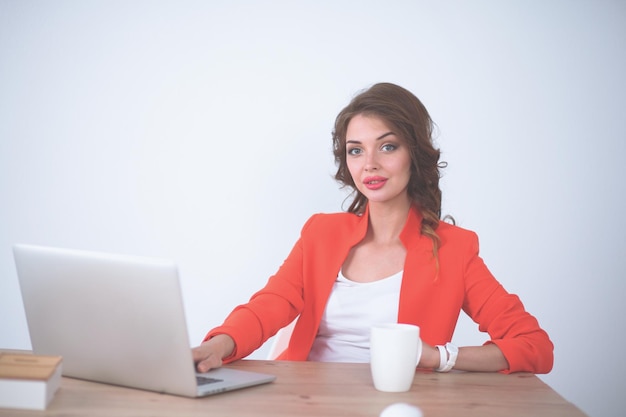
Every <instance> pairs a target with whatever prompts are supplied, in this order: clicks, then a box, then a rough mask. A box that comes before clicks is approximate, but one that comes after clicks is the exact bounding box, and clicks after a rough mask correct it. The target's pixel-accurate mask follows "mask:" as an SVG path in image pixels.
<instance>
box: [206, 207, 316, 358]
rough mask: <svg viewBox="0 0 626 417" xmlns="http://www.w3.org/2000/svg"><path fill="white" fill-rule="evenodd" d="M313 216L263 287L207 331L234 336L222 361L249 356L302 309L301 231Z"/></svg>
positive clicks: (212, 334) (207, 338) (214, 334)
mask: <svg viewBox="0 0 626 417" xmlns="http://www.w3.org/2000/svg"><path fill="white" fill-rule="evenodd" d="M312 219H313V217H312V218H311V219H309V220H308V221H307V222H306V223H305V225H304V226H303V228H302V232H301V236H300V238H299V239H298V241H297V242H296V244H295V245H294V247H293V248H292V250H291V252H290V253H289V256H288V257H287V259H285V261H284V262H283V264H282V266H281V267H280V268H279V269H278V271H277V272H276V274H275V275H273V276H272V277H270V279H269V280H268V282H267V284H266V285H265V287H264V288H263V289H261V290H260V291H258V292H256V293H255V294H254V295H252V297H251V298H250V300H249V301H248V302H247V303H246V304H242V305H239V306H237V307H236V308H235V309H234V310H233V311H232V312H231V313H230V314H229V315H228V316H227V317H226V320H224V323H223V324H222V325H221V326H219V327H216V328H214V329H212V330H211V331H209V333H208V334H207V335H206V337H205V338H204V340H205V341H206V340H209V339H210V338H212V337H213V336H216V335H218V334H227V335H229V336H230V337H232V338H233V340H234V341H235V349H234V351H233V353H232V354H231V355H230V356H229V357H227V358H224V360H223V362H224V363H229V362H232V361H235V360H237V359H241V358H244V357H246V356H248V355H249V354H251V353H252V352H254V351H255V350H256V349H258V348H259V347H261V345H262V344H263V343H265V341H267V340H268V339H269V338H270V337H272V336H274V335H275V334H276V332H278V330H280V329H281V328H283V327H285V326H286V325H288V324H289V323H291V322H292V321H293V320H294V319H295V318H296V317H297V316H298V315H299V314H300V312H301V311H302V308H303V305H304V300H303V272H302V265H303V249H302V246H303V245H302V234H303V233H305V230H306V229H307V228H308V227H309V225H310V223H311V221H312Z"/></svg>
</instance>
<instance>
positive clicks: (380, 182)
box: [363, 177, 387, 190]
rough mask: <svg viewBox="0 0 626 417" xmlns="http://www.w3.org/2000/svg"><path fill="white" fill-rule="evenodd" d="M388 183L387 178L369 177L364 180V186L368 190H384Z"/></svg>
mask: <svg viewBox="0 0 626 417" xmlns="http://www.w3.org/2000/svg"><path fill="white" fill-rule="evenodd" d="M386 182H387V178H385V177H367V178H365V179H364V180H363V185H365V187H366V188H367V189H368V190H378V189H379V188H382V187H383V186H384V185H385V183H386Z"/></svg>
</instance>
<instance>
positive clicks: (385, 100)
mask: <svg viewBox="0 0 626 417" xmlns="http://www.w3.org/2000/svg"><path fill="white" fill-rule="evenodd" d="M359 114H360V115H365V116H376V117H379V118H381V119H382V120H383V121H385V122H386V123H387V124H388V125H389V126H391V127H392V128H393V129H394V132H395V133H396V134H397V135H398V136H399V137H400V139H401V140H402V141H403V142H404V143H405V144H406V146H407V147H408V149H409V153H410V156H411V176H410V179H409V184H408V194H409V198H410V199H411V201H412V203H413V204H414V205H415V206H416V207H417V209H418V210H419V211H420V213H421V215H422V225H421V230H420V232H421V233H422V234H423V235H425V236H428V237H429V238H431V239H432V241H433V254H434V256H435V258H436V259H437V260H438V256H437V254H438V249H439V246H440V244H441V241H440V239H439V236H438V235H437V233H436V232H435V231H436V229H437V226H438V225H439V220H440V218H441V189H440V188H439V178H440V176H441V175H440V169H441V168H445V167H446V165H447V164H446V163H445V162H439V157H440V151H439V149H437V148H435V146H434V144H433V138H432V135H433V130H434V123H433V121H432V119H431V118H430V115H429V114H428V111H427V110H426V107H424V105H423V104H422V102H421V101H420V100H419V99H418V98H417V97H416V96H415V95H413V93H411V92H410V91H408V90H406V89H404V88H402V87H400V86H398V85H395V84H391V83H379V84H375V85H373V86H372V87H370V88H368V89H366V90H364V91H362V92H360V93H359V94H358V95H356V96H355V97H354V98H353V99H352V101H351V102H350V103H349V104H348V105H347V106H346V107H345V108H344V109H343V110H341V112H339V114H338V115H337V118H336V119H335V127H334V130H333V134H332V136H333V154H334V156H335V163H336V165H337V173H336V174H335V179H336V180H337V181H339V183H340V184H342V186H343V187H349V188H352V190H353V194H354V199H353V200H352V203H351V204H350V207H349V208H348V210H347V211H348V212H350V213H356V214H361V213H363V211H364V209H365V206H366V204H367V198H366V197H365V196H364V195H363V194H362V193H361V192H359V190H358V189H357V187H356V185H355V183H354V180H353V178H352V176H351V175H350V172H349V170H348V165H347V162H346V132H347V130H348V124H349V123H350V121H351V120H352V118H353V117H354V116H356V115H359ZM447 218H449V217H448V216H446V219H447ZM450 219H451V220H452V222H454V219H452V218H450Z"/></svg>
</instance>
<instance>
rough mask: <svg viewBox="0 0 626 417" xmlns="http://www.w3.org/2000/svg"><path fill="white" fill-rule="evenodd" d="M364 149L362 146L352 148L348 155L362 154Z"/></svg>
mask: <svg viewBox="0 0 626 417" xmlns="http://www.w3.org/2000/svg"><path fill="white" fill-rule="evenodd" d="M361 152H362V151H361V149H360V148H352V149H348V155H358V154H360V153H361Z"/></svg>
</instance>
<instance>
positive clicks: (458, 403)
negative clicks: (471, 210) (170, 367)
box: [0, 360, 585, 417]
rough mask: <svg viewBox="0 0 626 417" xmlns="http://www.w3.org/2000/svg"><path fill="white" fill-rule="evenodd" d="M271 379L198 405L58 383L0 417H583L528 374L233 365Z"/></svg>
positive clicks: (189, 400)
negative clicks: (384, 380) (404, 379)
mask: <svg viewBox="0 0 626 417" xmlns="http://www.w3.org/2000/svg"><path fill="white" fill-rule="evenodd" d="M229 366H230V367H232V368H236V369H245V370H251V371H259V372H266V373H272V374H274V375H277V377H278V378H277V379H276V381H275V382H272V383H270V384H266V385H260V386H256V387H251V388H246V389H242V390H238V391H232V392H227V393H223V394H218V395H215V396H209V397H205V398H196V399H193V398H183V397H176V396H172V395H162V394H158V393H153V392H148V391H140V390H135V389H129V388H122V387H116V386H111V385H105V384H98V383H94V382H87V381H81V380H77V379H71V378H64V379H63V382H62V385H61V388H60V389H59V391H58V392H57V394H56V396H55V398H54V399H53V400H52V402H51V403H50V405H49V406H48V409H47V410H46V412H31V411H18V410H2V409H0V416H2V417H4V416H12V417H22V416H24V417H26V416H64V417H66V416H81V417H82V416H103V417H104V416H106V417H122V416H203V417H206V416H220V417H221V416H232V417H240V416H254V417H262V416H272V417H279V416H289V417H294V416H297V417H306V416H316V417H331V416H338V417H346V416H372V417H378V416H379V414H380V412H381V411H382V410H383V409H384V408H385V407H386V406H388V405H389V404H392V403H395V402H407V403H411V404H414V405H417V406H419V407H420V408H421V409H422V411H423V413H424V416H425V417H437V416H463V417H471V416H480V417H489V416H494V417H495V416H497V417H502V416H507V417H515V416H533V417H534V416H563V417H577V416H584V415H585V414H583V413H582V412H581V411H580V410H579V409H577V408H576V407H575V406H574V405H572V404H571V403H569V402H567V401H565V400H564V399H563V398H562V397H561V396H560V395H558V394H557V393H556V392H555V391H554V390H552V389H551V388H550V387H549V386H548V385H546V384H545V383H543V382H542V381H541V380H540V379H539V378H537V377H536V376H535V375H532V374H513V375H501V374H492V373H489V374H487V373H449V374H439V373H435V372H418V373H417V374H416V376H415V379H414V382H413V387H412V388H411V391H409V392H406V393H384V392H378V391H376V390H375V389H374V386H373V384H372V379H371V376H370V372H369V365H367V364H336V363H335V364H331V363H319V362H282V361H255V360H242V361H238V362H236V363H234V364H232V365H229Z"/></svg>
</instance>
